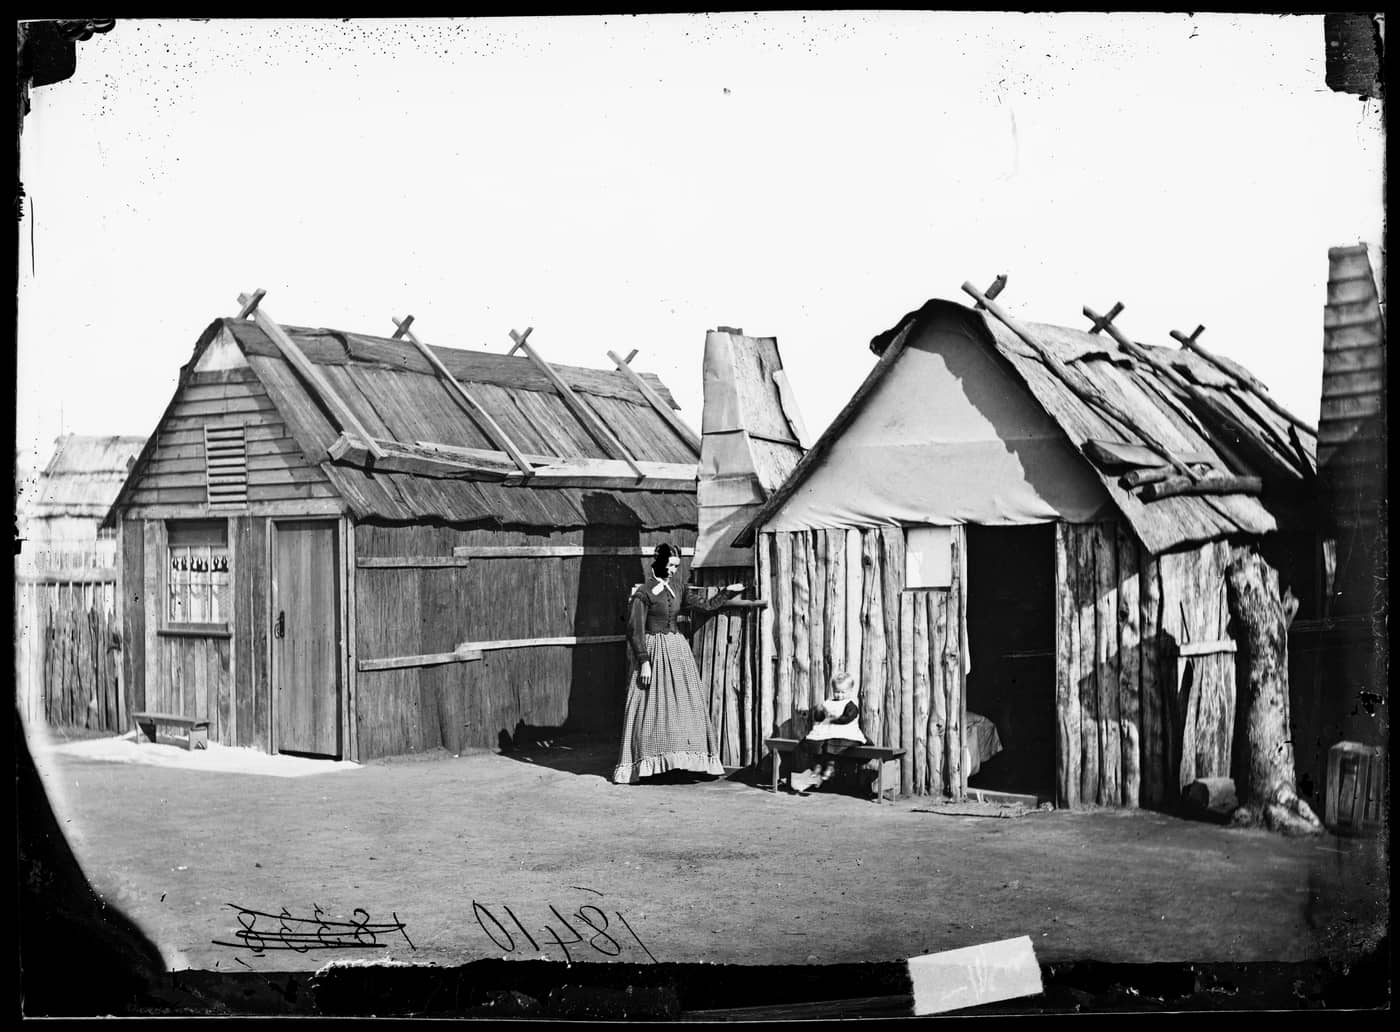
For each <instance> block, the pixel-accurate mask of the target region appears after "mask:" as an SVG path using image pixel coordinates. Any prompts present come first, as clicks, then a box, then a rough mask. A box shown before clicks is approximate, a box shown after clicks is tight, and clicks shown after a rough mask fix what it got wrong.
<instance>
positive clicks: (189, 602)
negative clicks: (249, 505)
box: [165, 520, 233, 624]
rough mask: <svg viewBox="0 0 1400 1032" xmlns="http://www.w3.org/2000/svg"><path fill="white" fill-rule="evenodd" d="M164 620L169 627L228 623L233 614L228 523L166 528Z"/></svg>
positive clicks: (173, 523)
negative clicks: (166, 558) (166, 590)
mask: <svg viewBox="0 0 1400 1032" xmlns="http://www.w3.org/2000/svg"><path fill="white" fill-rule="evenodd" d="M166 544H167V551H168V552H169V558H168V561H167V564H166V575H167V579H166V582H167V584H168V585H169V590H168V593H167V596H166V605H165V618H166V621H167V622H168V623H172V624H185V623H227V622H229V621H230V619H231V617H232V611H233V589H232V585H233V577H232V576H231V574H230V571H229V556H228V523H227V522H226V521H224V520H180V521H173V520H172V521H171V522H169V523H167V524H166Z"/></svg>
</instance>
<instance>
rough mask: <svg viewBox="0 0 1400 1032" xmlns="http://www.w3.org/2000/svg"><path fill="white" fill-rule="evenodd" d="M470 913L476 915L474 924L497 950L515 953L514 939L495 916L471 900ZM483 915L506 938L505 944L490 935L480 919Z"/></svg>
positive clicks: (489, 930)
mask: <svg viewBox="0 0 1400 1032" xmlns="http://www.w3.org/2000/svg"><path fill="white" fill-rule="evenodd" d="M472 913H474V914H475V915H476V923H477V924H479V925H481V930H482V931H483V932H485V933H486V937H487V938H488V939H490V940H491V941H492V942H494V943H495V944H496V946H497V947H498V948H499V949H503V950H505V951H506V952H507V953H514V952H515V937H514V936H512V935H511V934H510V932H508V931H506V926H505V925H503V924H501V922H500V920H498V919H497V917H496V915H495V914H493V913H491V911H489V910H487V909H486V908H485V907H483V906H482V905H481V904H480V903H478V902H477V901H476V900H472ZM483 914H484V915H486V917H488V918H490V919H491V923H492V924H493V925H495V926H496V928H497V929H498V930H499V931H500V933H501V934H502V935H504V936H505V937H506V941H505V942H501V940H500V939H498V938H496V937H495V935H493V934H492V933H491V929H489V928H487V927H486V922H485V921H483V920H482V919H481V917H482V915H483ZM536 948H538V947H536Z"/></svg>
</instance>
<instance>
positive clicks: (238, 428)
mask: <svg viewBox="0 0 1400 1032" xmlns="http://www.w3.org/2000/svg"><path fill="white" fill-rule="evenodd" d="M204 470H205V483H206V485H207V487H208V492H209V507H210V508H211V509H230V508H238V509H241V508H243V507H245V506H246V505H247V504H248V449H247V444H246V442H245V441H244V436H243V424H242V423H239V424H237V425H235V426H206V427H205V428H204Z"/></svg>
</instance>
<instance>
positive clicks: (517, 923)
mask: <svg viewBox="0 0 1400 1032" xmlns="http://www.w3.org/2000/svg"><path fill="white" fill-rule="evenodd" d="M505 912H506V913H507V914H509V915H510V919H511V920H512V921H514V922H515V927H517V928H519V929H520V934H521V935H523V936H525V938H527V939H529V940H530V945H531V946H533V947H535V952H536V953H538V952H540V944H539V943H537V942H536V941H535V937H534V936H533V935H531V934H530V933H529V932H527V931H526V930H525V926H524V925H523V924H521V923H520V918H518V917H516V916H515V911H514V910H512V909H511V908H510V907H506V908H505Z"/></svg>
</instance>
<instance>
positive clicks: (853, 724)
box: [806, 699, 865, 745]
mask: <svg viewBox="0 0 1400 1032" xmlns="http://www.w3.org/2000/svg"><path fill="white" fill-rule="evenodd" d="M856 705H857V703H856V701H855V700H854V699H823V700H822V701H821V702H820V703H819V704H818V705H817V708H816V709H814V710H813V711H812V715H813V716H814V717H816V718H817V721H816V723H815V724H813V725H812V729H811V730H810V731H808V732H807V737H806V741H809V742H851V743H854V744H856V745H864V744H865V735H864V734H863V733H862V732H861V730H860V713H859V711H857V712H856V713H855V714H850V713H848V710H847V707H848V706H850V707H854V706H856ZM843 718H849V719H843Z"/></svg>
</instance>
